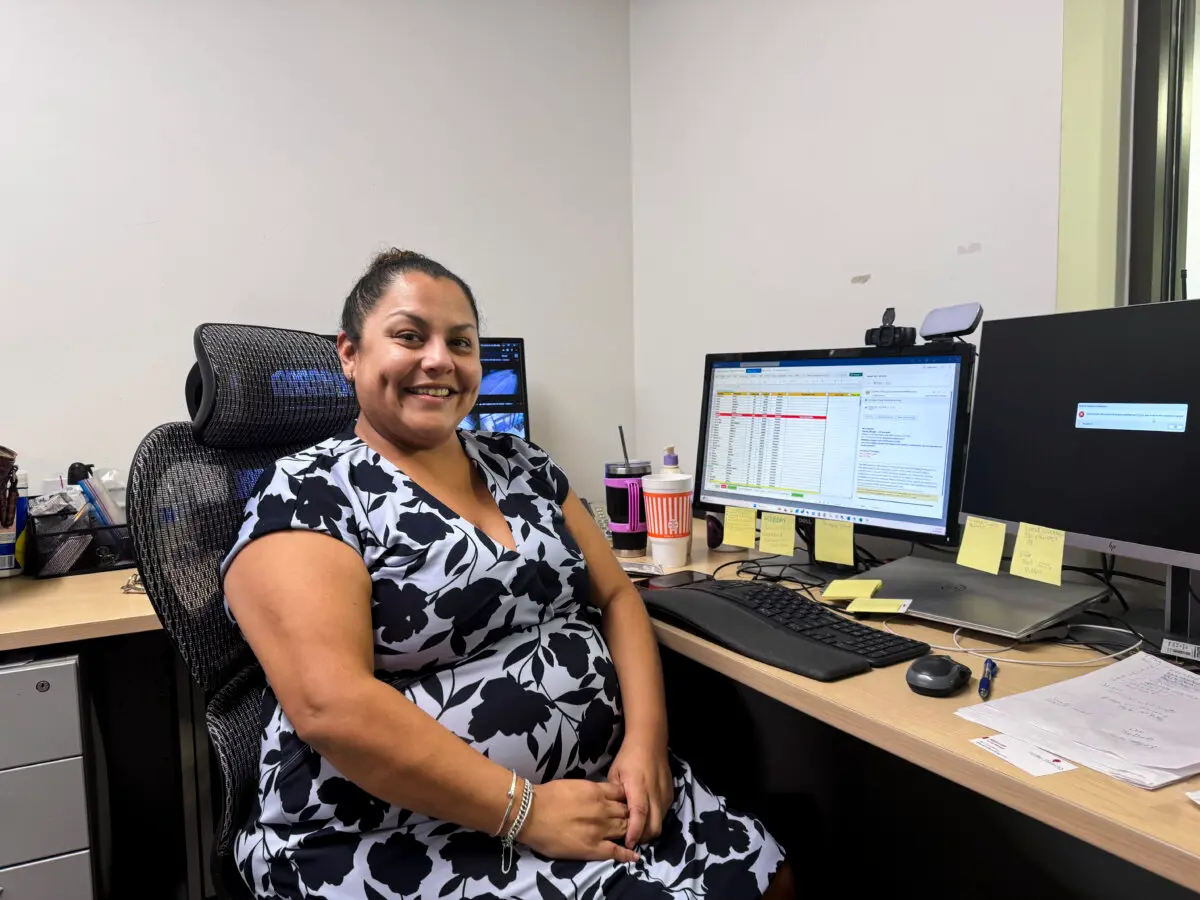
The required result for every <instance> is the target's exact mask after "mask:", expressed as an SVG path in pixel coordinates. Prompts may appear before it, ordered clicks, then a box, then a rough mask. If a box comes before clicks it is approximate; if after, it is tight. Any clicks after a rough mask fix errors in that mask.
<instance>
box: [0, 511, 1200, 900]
mask: <svg viewBox="0 0 1200 900" xmlns="http://www.w3.org/2000/svg"><path fill="white" fill-rule="evenodd" d="M700 533H701V534H702V533H703V532H700ZM738 558H739V557H738V556H737V555H734V554H709V553H708V552H706V551H705V549H704V547H703V544H701V545H700V546H699V547H697V548H696V549H695V550H694V551H693V562H692V565H691V566H690V567H691V568H696V569H702V570H707V571H712V570H713V569H715V568H716V567H717V566H718V565H720V564H721V563H725V562H730V561H732V560H735V559H738ZM732 571H733V570H732V568H731V569H729V570H727V572H730V573H731V572H732ZM131 572H132V570H128V569H127V570H123V571H118V572H107V573H103V574H99V575H76V576H71V577H67V578H56V579H48V580H46V581H35V580H33V579H29V578H13V579H7V580H0V651H3V650H12V649H18V648H23V647H35V646H40V645H44V644H53V643H60V642H64V641H78V640H86V639H89V638H97V637H106V636H110V635H115V634H128V633H132V632H138V631H153V630H157V629H159V628H160V627H161V625H160V624H159V621H158V617H157V616H156V615H155V614H154V610H153V609H152V608H151V606H150V603H149V601H148V600H147V599H146V597H145V595H144V594H122V593H121V585H122V584H124V583H125V581H126V579H128V577H129V575H130V573H131ZM894 627H895V629H896V630H897V631H900V632H901V633H903V634H906V635H911V636H912V637H917V638H920V639H921V640H925V641H928V642H929V643H931V644H942V645H949V644H950V643H951V641H950V634H951V631H950V629H947V628H942V627H940V626H936V625H926V624H916V623H915V622H911V623H910V622H908V621H903V622H900V623H895V624H894ZM655 629H656V631H657V632H658V637H659V640H660V641H661V642H662V644H663V645H664V646H667V647H670V648H671V649H672V650H674V651H676V652H678V653H681V654H683V655H684V656H687V657H689V658H690V659H693V660H695V661H696V662H699V663H701V664H702V665H705V666H707V667H709V668H710V669H713V670H714V671H717V672H720V673H721V674H723V675H725V676H727V677H729V678H732V679H734V680H735V681H738V682H740V683H742V684H745V685H746V686H748V687H751V688H753V689H754V690H757V691H759V692H761V693H763V694H766V695H767V696H769V697H773V698H774V699H776V700H778V701H780V702H781V703H785V704H787V705H788V706H790V707H792V708H793V709H797V710H800V711H801V712H803V713H806V714H808V715H810V716H813V717H814V718H817V719H820V720H821V721H822V722H825V723H827V724H829V725H832V726H833V727H834V728H837V729H840V730H841V731H845V732H847V733H849V734H852V735H854V736H855V737H858V738H861V739H862V740H864V741H867V742H869V743H871V744H874V745H875V746H877V747H880V748H881V749H883V750H886V751H888V752H889V753H893V754H895V755H897V756H899V757H902V758H903V759H906V760H908V761H909V762H912V763H915V764H916V765H919V766H921V767H923V768H926V769H929V770H930V771H932V772H936V773H937V774H939V775H941V776H943V777H945V778H948V779H950V780H951V781H954V782H956V783H958V784H960V785H962V786H963V787H966V788H969V789H970V790H973V791H976V792H977V793H980V794H983V795H984V796H986V797H989V798H991V799H992V800H996V801H998V802H1000V803H1003V804H1005V805H1006V806H1009V807H1012V808H1013V809H1016V810H1019V811H1021V812H1023V813H1025V814H1026V815H1029V816H1032V817H1033V818H1035V819H1038V820H1040V821H1042V822H1045V823H1046V824H1048V825H1052V826H1054V827H1055V828H1058V829H1060V830H1061V831H1065V832H1066V833H1068V834H1071V835H1073V836H1075V837H1077V838H1079V839H1081V840H1083V841H1086V842H1088V843H1089V844H1094V845H1095V846H1097V847H1101V848H1103V849H1104V850H1107V851H1108V852H1110V853H1112V854H1114V855H1116V856H1119V857H1121V858H1122V859H1125V860H1128V861H1129V862H1132V863H1134V864H1135V865H1139V866H1142V867H1143V868H1146V869H1149V870H1150V871H1152V872H1155V873H1157V874H1159V875H1162V876H1164V877H1166V878H1169V879H1171V880H1173V881H1176V882H1178V883H1180V884H1182V885H1184V886H1186V887H1188V888H1190V889H1192V890H1196V891H1200V807H1197V806H1196V805H1195V804H1193V803H1192V802H1191V801H1189V800H1188V799H1187V798H1186V797H1184V796H1183V794H1184V791H1186V790H1198V789H1200V776H1197V777H1195V778H1192V779H1190V780H1189V781H1187V782H1184V783H1183V784H1177V785H1172V786H1171V787H1166V788H1163V789H1162V790H1159V791H1153V792H1150V791H1143V790H1140V789H1138V788H1135V787H1132V786H1130V785H1126V784H1122V783H1121V782H1118V781H1115V780H1114V779H1111V778H1109V777H1107V776H1105V775H1101V774H1099V773H1097V772H1093V771H1091V770H1090V769H1084V768H1078V769H1075V770H1073V771H1070V772H1063V773H1060V774H1057V775H1050V776H1047V777H1045V778H1033V777H1031V776H1029V775H1026V774H1025V773H1023V772H1021V771H1020V770H1019V769H1017V768H1015V767H1013V766H1011V765H1009V764H1008V763H1006V762H1004V761H1002V760H1000V759H998V758H996V757H994V756H992V755H991V754H989V753H986V752H985V751H983V750H980V749H979V748H977V747H975V746H974V745H973V744H971V743H969V741H970V739H971V738H976V737H983V736H985V735H986V734H988V733H989V732H988V731H987V729H984V728H982V727H980V726H978V725H974V724H972V723H971V722H967V721H966V720H964V719H960V718H958V717H957V716H955V715H954V711H955V710H956V709H958V708H959V707H960V706H965V705H967V704H969V703H971V702H973V700H974V696H975V695H974V694H970V693H964V694H960V695H959V696H957V697H949V698H945V699H935V698H930V697H920V696H918V695H917V694H914V693H913V692H912V691H910V690H909V689H908V686H907V685H906V684H905V682H904V672H905V669H906V666H903V665H899V666H891V667H889V668H886V669H881V670H878V671H876V672H872V673H870V674H868V675H859V676H855V677H853V678H848V679H846V680H844V681H840V682H835V683H833V684H822V683H821V682H817V681H811V680H809V679H806V678H801V677H800V676H798V675H793V674H791V673H790V672H784V671H783V670H781V669H775V668H772V667H771V666H766V665H762V664H761V663H757V662H754V661H753V660H750V659H747V658H745V657H743V656H739V655H738V654H736V653H731V652H730V651H728V650H724V649H722V648H720V647H717V646H716V645H714V644H711V643H709V642H708V641H705V640H702V639H700V638H697V637H695V636H693V635H690V634H687V633H686V632H683V631H680V630H679V629H677V628H673V627H671V626H670V625H665V624H663V623H660V622H656V623H655ZM976 645H978V646H980V647H981V649H983V648H985V647H988V646H994V645H989V644H986V643H984V642H979V643H978V644H975V643H972V644H971V646H976ZM1011 652H1013V653H1020V654H1021V655H1023V656H1024V655H1028V656H1029V657H1030V658H1032V659H1043V660H1066V659H1079V658H1084V657H1086V656H1088V655H1090V651H1079V650H1073V649H1069V648H1066V647H1056V646H1051V645H1046V646H1037V647H1035V648H1033V649H1031V650H1021V651H1011ZM951 655H953V656H954V657H955V658H956V659H958V660H959V661H960V662H963V663H965V664H966V665H968V666H970V667H971V670H972V672H973V673H974V674H975V675H976V676H978V675H979V672H980V668H981V664H982V662H983V661H982V660H981V659H979V658H977V657H973V656H970V655H967V654H959V653H954V654H951ZM1086 671H1088V670H1087V669H1059V668H1039V667H1033V666H1018V665H1007V666H1003V671H1002V673H1001V675H1000V677H999V678H998V679H997V680H996V683H995V687H994V696H996V697H1004V696H1007V695H1009V694H1013V693H1017V692H1020V691H1026V690H1030V689H1032V688H1036V687H1040V686H1042V685H1045V684H1050V683H1052V682H1055V681H1060V680H1062V679H1065V678H1070V677H1072V676H1075V675H1079V674H1082V673H1083V672H1086Z"/></svg>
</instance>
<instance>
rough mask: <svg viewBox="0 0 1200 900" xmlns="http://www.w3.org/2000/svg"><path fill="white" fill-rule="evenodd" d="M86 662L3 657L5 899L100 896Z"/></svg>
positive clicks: (0, 761) (1, 843) (0, 866)
mask: <svg viewBox="0 0 1200 900" xmlns="http://www.w3.org/2000/svg"><path fill="white" fill-rule="evenodd" d="M81 718H82V717H81V705H80V687H79V663H78V660H77V659H76V658H75V657H67V658H59V659H46V660H38V661H34V662H25V663H20V664H14V665H0V900H93V898H94V892H93V886H92V863H91V853H90V846H89V845H90V839H89V834H90V832H89V828H88V792H87V784H86V777H85V770H84V759H83V753H84V742H83V727H82V724H81Z"/></svg>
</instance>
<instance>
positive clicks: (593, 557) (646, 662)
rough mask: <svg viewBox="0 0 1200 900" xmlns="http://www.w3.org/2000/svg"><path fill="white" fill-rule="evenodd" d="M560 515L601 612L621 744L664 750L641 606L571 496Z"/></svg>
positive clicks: (656, 667)
mask: <svg viewBox="0 0 1200 900" xmlns="http://www.w3.org/2000/svg"><path fill="white" fill-rule="evenodd" d="M563 514H564V516H565V517H566V520H567V528H568V529H569V530H570V532H571V536H572V537H573V538H575V542H576V543H577V544H579V548H580V549H581V550H582V551H583V556H584V559H586V560H587V564H588V573H589V576H590V581H591V592H592V602H593V603H595V604H596V606H598V607H599V608H600V609H601V610H602V611H603V613H604V619H603V622H602V623H601V630H602V632H603V633H604V640H605V642H606V643H607V644H608V651H609V653H611V654H612V658H613V664H614V665H615V666H616V668H617V679H618V680H619V681H620V684H621V701H622V703H623V704H624V707H625V740H626V741H631V740H632V741H634V742H637V743H645V744H646V745H647V746H650V747H654V748H663V749H664V750H665V748H666V746H667V706H666V700H665V698H664V694H663V676H662V662H661V661H660V659H659V656H658V641H657V640H656V639H655V637H654V629H653V627H652V626H651V625H650V616H649V615H648V614H647V613H646V605H645V604H644V603H642V598H641V595H640V594H638V592H637V588H635V587H634V586H633V582H631V581H630V580H629V576H628V575H626V574H625V572H624V570H623V569H622V568H621V564H620V563H619V562H617V558H616V557H615V556H614V555H613V552H612V549H611V548H610V547H609V546H608V541H606V540H605V539H604V533H603V532H602V531H600V528H599V526H598V525H596V523H595V521H594V520H593V519H592V517H591V516H589V515H588V514H587V510H586V509H584V508H583V504H582V503H580V502H579V498H578V497H576V496H575V492H574V491H571V492H570V494H569V496H568V497H567V502H566V503H565V504H563Z"/></svg>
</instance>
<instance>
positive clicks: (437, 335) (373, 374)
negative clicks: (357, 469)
mask: <svg viewBox="0 0 1200 900" xmlns="http://www.w3.org/2000/svg"><path fill="white" fill-rule="evenodd" d="M338 352H339V353H340V354H341V357H342V370H343V371H344V372H345V374H346V377H347V378H349V379H351V380H352V381H353V382H354V386H355V390H356V392H357V394H358V402H359V405H360V406H361V407H362V412H363V415H364V416H365V417H366V419H367V421H368V422H369V423H370V425H371V427H372V428H374V429H375V430H376V431H378V432H379V433H380V434H381V435H383V436H384V437H386V438H387V439H388V440H390V441H392V442H393V443H395V444H398V445H400V446H401V447H407V448H412V449H415V450H426V449H430V448H433V447H438V446H440V445H441V444H443V443H445V442H446V441H447V440H448V439H449V438H450V436H451V435H453V434H454V431H455V429H456V428H457V427H458V423H459V422H461V421H462V420H463V418H464V417H465V416H466V415H467V413H469V412H470V411H471V407H473V406H474V405H475V399H476V397H478V396H479V381H480V379H481V378H482V376H483V370H482V367H481V366H480V363H479V328H478V325H477V323H476V321H475V315H474V313H472V312H471V304H470V302H469V301H468V300H467V297H466V295H465V294H464V293H463V292H462V289H461V288H460V287H459V286H458V285H457V284H455V283H454V282H453V281H451V280H450V279H448V278H430V277H429V276H428V275H425V274H424V273H421V272H407V273H405V274H403V275H400V276H399V277H397V278H396V280H395V281H394V282H392V286H391V287H390V288H388V290H387V292H386V293H385V294H384V295H383V296H382V297H381V298H380V299H379V302H378V303H377V304H376V305H375V308H374V309H373V310H371V313H370V315H368V316H367V317H366V319H365V320H364V321H363V324H362V339H361V340H360V341H359V342H358V346H355V345H354V344H352V343H351V342H350V340H349V339H348V338H347V336H346V335H345V333H343V334H341V335H339V336H338Z"/></svg>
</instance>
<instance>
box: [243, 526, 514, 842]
mask: <svg viewBox="0 0 1200 900" xmlns="http://www.w3.org/2000/svg"><path fill="white" fill-rule="evenodd" d="M225 595H226V598H227V599H228V601H229V607H230V609H231V610H232V611H233V614H234V616H235V617H236V618H237V622H238V625H239V626H240V628H241V630H242V633H243V634H244V635H245V637H246V640H247V641H248V642H249V643H250V647H251V648H252V649H253V650H254V654H255V656H256V657H258V660H259V662H260V663H261V664H262V667H263V669H264V670H265V671H266V674H267V680H268V681H269V682H270V684H271V688H272V689H273V690H274V692H275V696H276V697H277V698H278V700H279V702H280V704H281V705H282V706H283V710H284V712H285V713H286V714H287V717H288V719H289V720H291V723H292V726H293V727H294V728H295V729H296V732H297V734H298V735H299V737H300V739H301V740H303V741H304V742H305V743H307V744H309V745H310V746H311V747H313V749H315V750H316V751H317V752H319V753H320V754H321V755H322V756H324V757H325V758H326V759H328V760H329V762H330V763H331V764H332V765H333V766H334V767H335V768H336V769H337V770H338V771H339V772H341V773H342V774H343V775H345V776H346V777H347V778H349V779H350V780H351V781H353V782H354V783H355V784H357V785H358V786H359V787H361V788H363V789H364V790H366V791H367V792H368V793H370V794H373V795H374V796H376V797H379V798H381V799H383V800H386V801H388V802H389V803H393V804H395V805H397V806H400V807H403V808H405V809H412V810H416V811H418V812H421V813H424V814H426V815H429V816H433V817H435V818H438V819H445V820H447V821H450V822H456V823H458V824H460V825H464V826H466V827H468V828H473V829H477V830H479V831H484V832H487V833H489V834H491V833H493V832H495V831H496V829H497V827H498V826H499V824H500V817H501V816H502V815H503V814H504V808H505V805H506V804H507V793H508V788H509V784H510V782H511V780H512V775H511V773H510V772H509V771H508V770H506V769H505V768H504V767H503V766H500V765H499V764H497V763H494V762H492V761H491V760H489V759H487V758H486V757H484V756H483V755H482V754H480V753H479V752H478V751H476V750H475V749H474V748H472V747H471V746H470V745H468V744H467V743H465V742H464V741H462V740H461V739H460V738H459V737H457V736H456V735H454V734H453V733H452V732H450V731H449V730H448V729H446V728H445V727H443V726H442V725H441V724H440V723H438V722H437V721H435V720H434V719H433V718H432V717H431V716H429V715H428V714H427V713H425V712H424V711H423V710H421V709H420V708H419V707H417V706H416V705H415V704H414V703H412V701H410V700H409V699H408V698H407V697H405V696H404V695H403V694H401V693H400V692H399V691H397V690H395V689H394V688H392V687H391V686H389V685H387V684H385V683H384V682H382V681H380V680H378V679H377V678H375V676H374V668H375V661H374V646H373V640H372V629H371V581H370V577H369V575H368V574H367V570H366V568H365V567H364V566H363V561H362V559H361V557H359V555H358V554H357V553H355V552H354V550H353V549H352V548H351V547H349V546H347V545H345V544H343V543H341V542H339V541H337V540H334V539H332V538H330V537H328V536H326V535H320V534H313V533H311V532H304V531H284V532H279V533H277V534H271V535H267V536H265V537H262V538H259V539H258V540H256V541H254V542H253V543H251V544H249V545H248V546H247V547H246V548H245V549H244V550H242V552H241V553H239V554H238V556H237V558H236V559H235V560H234V562H233V564H232V565H231V566H230V568H229V571H228V573H227V574H226V577H225Z"/></svg>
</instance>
